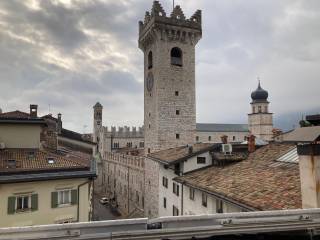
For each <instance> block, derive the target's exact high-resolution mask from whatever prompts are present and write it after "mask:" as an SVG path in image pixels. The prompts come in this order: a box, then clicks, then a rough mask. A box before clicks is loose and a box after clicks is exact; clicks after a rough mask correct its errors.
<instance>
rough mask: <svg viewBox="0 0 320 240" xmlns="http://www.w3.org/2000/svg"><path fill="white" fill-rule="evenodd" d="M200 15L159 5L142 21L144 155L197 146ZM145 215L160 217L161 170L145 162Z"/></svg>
mask: <svg viewBox="0 0 320 240" xmlns="http://www.w3.org/2000/svg"><path fill="white" fill-rule="evenodd" d="M201 36H202V28H201V11H200V10H197V11H196V12H195V14H194V15H192V16H191V18H190V19H187V18H186V17H185V15H184V13H183V12H182V10H181V8H180V6H175V7H174V9H173V11H172V13H171V14H170V16H167V15H166V13H165V11H164V10H163V8H162V6H161V5H160V3H159V2H158V1H154V2H153V6H152V9H151V12H146V14H145V18H144V22H142V21H140V22H139V48H140V49H141V50H142V51H143V53H144V129H145V154H146V155H147V154H149V153H152V152H155V151H159V150H164V149H168V148H172V147H176V146H181V145H187V144H192V143H194V142H195V131H196V99H195V46H196V44H197V43H198V41H199V40H200V39H201ZM144 202H145V215H146V216H148V217H157V216H158V206H159V165H158V163H156V162H154V161H152V160H150V159H148V158H146V159H145V201H144Z"/></svg>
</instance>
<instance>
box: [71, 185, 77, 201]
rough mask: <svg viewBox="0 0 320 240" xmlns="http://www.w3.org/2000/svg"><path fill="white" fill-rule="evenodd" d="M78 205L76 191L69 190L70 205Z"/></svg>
mask: <svg viewBox="0 0 320 240" xmlns="http://www.w3.org/2000/svg"><path fill="white" fill-rule="evenodd" d="M77 203H78V191H77V190H76V189H73V190H71V204H72V205H75V204H77Z"/></svg>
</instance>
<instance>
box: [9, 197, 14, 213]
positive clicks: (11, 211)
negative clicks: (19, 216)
mask: <svg viewBox="0 0 320 240" xmlns="http://www.w3.org/2000/svg"><path fill="white" fill-rule="evenodd" d="M15 212H16V197H8V214H14V213H15Z"/></svg>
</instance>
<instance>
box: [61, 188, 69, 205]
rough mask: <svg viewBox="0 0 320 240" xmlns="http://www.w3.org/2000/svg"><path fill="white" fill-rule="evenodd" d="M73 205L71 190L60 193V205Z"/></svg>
mask: <svg viewBox="0 0 320 240" xmlns="http://www.w3.org/2000/svg"><path fill="white" fill-rule="evenodd" d="M63 204H71V190H70V189H68V190H61V191H58V205H63Z"/></svg>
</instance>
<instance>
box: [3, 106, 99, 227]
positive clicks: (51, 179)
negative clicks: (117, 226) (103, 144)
mask: <svg viewBox="0 0 320 240" xmlns="http://www.w3.org/2000/svg"><path fill="white" fill-rule="evenodd" d="M46 126H47V123H46V121H45V120H44V119H42V118H39V117H38V116H37V106H36V105H31V106H30V114H29V113H24V112H20V111H14V112H6V113H1V114H0V201H1V202H2V205H1V207H0V227H12V226H31V225H42V224H53V223H67V222H79V221H81V222H87V221H90V220H91V217H92V204H91V202H92V193H93V180H94V179H95V177H96V173H95V164H94V162H92V161H91V160H92V159H85V158H84V157H83V156H82V155H81V153H74V152H72V151H71V150H67V149H64V151H61V150H59V149H47V148H45V147H44V146H47V145H48V144H46V143H45V142H42V141H40V140H41V135H42V137H43V135H44V134H48V133H47V132H46V131H47V128H46ZM50 136H51V134H50ZM43 139H49V137H44V138H43ZM55 141H56V142H58V139H56V140H55ZM93 145H94V144H90V146H88V149H89V148H90V147H91V149H92V146H93ZM91 158H92V157H91ZM90 163H91V164H90Z"/></svg>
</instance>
